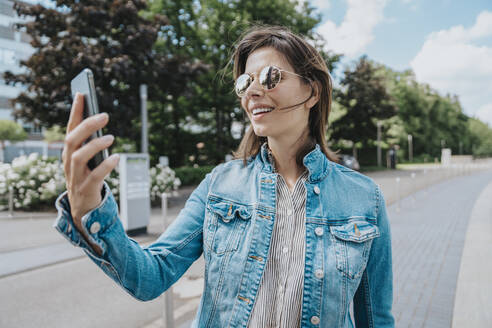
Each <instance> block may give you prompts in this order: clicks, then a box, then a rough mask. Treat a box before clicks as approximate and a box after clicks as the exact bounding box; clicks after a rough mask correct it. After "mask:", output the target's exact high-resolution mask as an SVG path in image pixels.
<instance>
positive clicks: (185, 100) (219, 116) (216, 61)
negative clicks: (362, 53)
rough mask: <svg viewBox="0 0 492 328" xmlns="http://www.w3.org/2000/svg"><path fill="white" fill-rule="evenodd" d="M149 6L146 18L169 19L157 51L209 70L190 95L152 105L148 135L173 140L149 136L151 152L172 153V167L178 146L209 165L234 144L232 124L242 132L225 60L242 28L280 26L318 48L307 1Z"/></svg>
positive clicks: (181, 92)
mask: <svg viewBox="0 0 492 328" xmlns="http://www.w3.org/2000/svg"><path fill="white" fill-rule="evenodd" d="M149 7H150V9H151V12H150V13H149V14H152V13H154V14H155V13H159V14H166V15H167V16H168V17H169V19H170V24H169V25H168V26H166V27H165V28H164V29H163V33H162V34H161V37H160V38H159V40H158V42H157V44H156V51H158V52H160V53H165V54H166V55H167V56H171V57H172V56H177V55H181V56H187V57H189V58H194V59H195V60H199V61H200V62H202V63H203V64H204V65H206V66H207V68H208V69H207V70H206V71H204V72H203V74H199V75H197V76H196V78H195V79H194V80H193V81H192V82H191V83H188V84H187V85H186V87H187V88H189V89H192V90H193V92H192V93H191V94H193V96H192V97H190V96H189V95H190V92H189V89H188V91H185V90H186V89H185V88H178V89H175V90H174V91H173V92H171V93H169V94H168V97H167V98H164V99H163V100H165V101H160V102H159V103H154V104H152V109H151V113H150V115H151V117H152V118H151V120H152V122H153V127H152V129H154V130H153V131H165V133H166V132H167V133H169V136H173V138H171V139H170V140H165V138H160V139H158V137H157V135H158V134H157V133H155V134H154V133H151V135H155V136H156V137H155V138H153V139H154V140H153V141H152V140H151V148H152V149H154V150H158V152H160V153H165V154H171V155H172V156H171V163H172V164H174V165H181V164H183V163H185V162H186V160H187V159H186V158H184V154H182V153H183V151H182V150H183V148H185V149H186V150H187V153H188V155H191V156H192V158H194V159H195V160H194V162H195V163H198V160H199V159H200V158H201V159H202V162H203V163H212V164H213V163H217V162H220V161H222V160H223V159H224V155H225V154H226V153H228V152H230V151H231V150H233V149H234V148H236V146H237V144H238V143H239V140H238V139H237V138H234V135H233V133H232V127H233V124H235V123H239V125H242V126H243V133H244V129H245V127H246V125H247V124H248V122H247V120H246V118H245V115H243V112H242V109H241V108H240V106H239V102H238V100H237V97H236V95H235V94H234V92H233V83H234V82H233V80H232V67H231V65H230V64H231V63H230V56H231V53H232V50H233V44H234V43H235V42H236V41H237V40H238V39H239V38H240V36H241V34H242V33H243V32H244V31H245V30H246V29H248V28H249V27H252V26H253V25H254V24H264V25H283V26H287V27H289V28H290V29H292V30H293V31H294V32H297V33H300V34H303V35H306V36H308V37H309V38H311V39H312V40H313V43H315V44H318V46H319V47H320V49H321V47H322V45H323V42H322V40H321V39H320V37H319V36H317V35H316V34H315V33H314V32H313V29H314V27H315V26H316V24H317V23H318V22H319V21H320V18H319V16H318V15H317V14H316V13H315V11H314V9H313V8H312V7H310V6H309V5H308V4H307V2H302V3H301V2H299V1H292V0H288V1H285V0H269V1H267V0H259V1H252V0H244V1H233V0H225V1H224V0H220V1H219V0H206V1H199V2H198V1H193V0H154V1H152V2H151V5H150V6H149ZM272 13H275V14H272ZM324 57H325V58H326V60H327V64H328V66H329V67H330V68H333V66H334V64H335V63H336V62H337V61H338V60H339V55H334V54H331V53H329V54H328V53H324ZM178 136H179V137H178ZM200 142H204V143H205V147H204V148H203V149H197V147H196V145H197V144H199V143H200ZM180 152H181V155H180ZM173 158H174V160H173ZM177 159H179V160H177ZM202 162H200V163H199V164H203V163H202ZM189 164H191V163H189Z"/></svg>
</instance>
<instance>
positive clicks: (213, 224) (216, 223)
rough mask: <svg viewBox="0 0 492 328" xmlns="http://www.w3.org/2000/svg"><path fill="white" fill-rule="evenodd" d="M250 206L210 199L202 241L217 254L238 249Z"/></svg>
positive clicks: (249, 216) (248, 216)
mask: <svg viewBox="0 0 492 328" xmlns="http://www.w3.org/2000/svg"><path fill="white" fill-rule="evenodd" d="M250 218H251V208H249V207H248V206H246V205H242V204H237V203H233V202H230V201H227V200H215V199H214V200H210V201H209V203H208V204H207V212H206V221H205V223H206V235H205V236H204V243H205V245H206V246H207V247H208V249H209V250H210V251H211V252H213V253H215V254H218V255H221V254H224V253H228V252H234V251H236V250H237V249H238V246H239V242H240V241H241V237H242V235H243V232H244V229H245V226H246V223H247V221H249V219H250Z"/></svg>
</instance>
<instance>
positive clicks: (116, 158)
mask: <svg viewBox="0 0 492 328" xmlns="http://www.w3.org/2000/svg"><path fill="white" fill-rule="evenodd" d="M110 157H111V160H112V161H113V162H118V161H119V160H120V155H118V154H113V155H111V156H110Z"/></svg>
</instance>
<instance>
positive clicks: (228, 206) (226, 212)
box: [208, 202, 251, 223]
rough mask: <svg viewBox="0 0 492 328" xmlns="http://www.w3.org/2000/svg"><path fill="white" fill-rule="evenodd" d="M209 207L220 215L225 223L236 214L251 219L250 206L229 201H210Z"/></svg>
mask: <svg viewBox="0 0 492 328" xmlns="http://www.w3.org/2000/svg"><path fill="white" fill-rule="evenodd" d="M208 209H209V210H210V211H211V212H213V213H215V214H216V215H217V216H219V217H220V219H222V221H224V222H225V223H228V222H229V221H231V220H232V219H234V218H235V217H236V216H238V217H240V218H242V219H249V218H250V217H251V211H250V210H249V209H248V207H246V206H245V205H239V204H234V203H229V202H220V203H210V204H209V205H208Z"/></svg>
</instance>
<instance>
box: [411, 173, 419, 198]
mask: <svg viewBox="0 0 492 328" xmlns="http://www.w3.org/2000/svg"><path fill="white" fill-rule="evenodd" d="M410 177H411V178H412V203H413V204H415V202H416V198H415V193H416V192H417V181H416V179H415V172H412V174H411V175H410Z"/></svg>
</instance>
